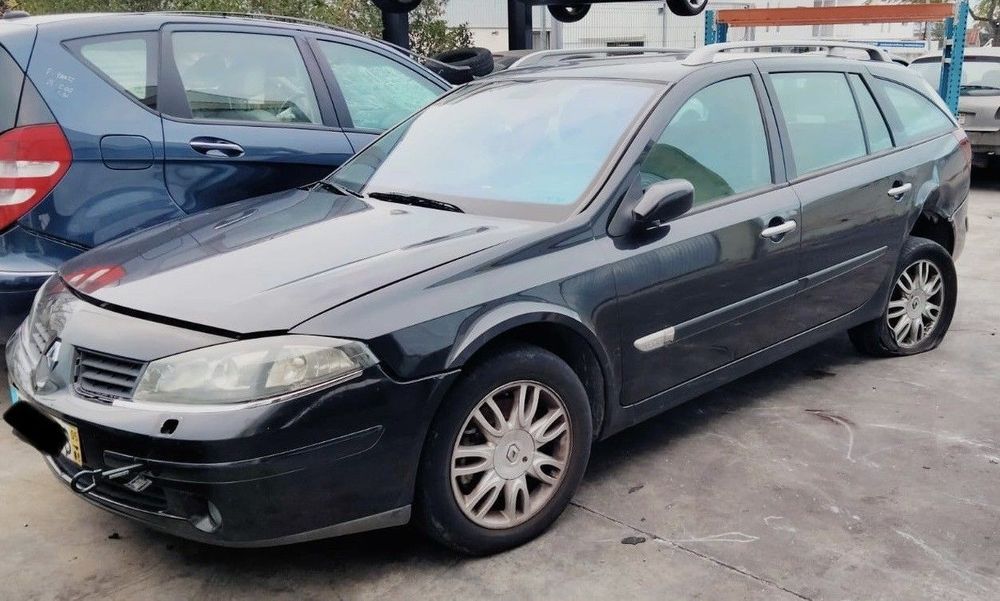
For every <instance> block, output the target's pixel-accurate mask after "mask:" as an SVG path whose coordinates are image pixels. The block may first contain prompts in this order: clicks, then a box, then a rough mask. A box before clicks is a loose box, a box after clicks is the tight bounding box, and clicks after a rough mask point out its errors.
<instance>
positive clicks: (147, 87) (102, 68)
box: [79, 37, 156, 109]
mask: <svg viewBox="0 0 1000 601" xmlns="http://www.w3.org/2000/svg"><path fill="white" fill-rule="evenodd" d="M150 46H151V44H150V43H149V42H147V41H146V38H144V37H142V38H125V39H122V38H118V39H113V40H107V39H105V40H101V39H96V40H93V41H87V42H84V43H83V44H82V45H80V47H79V52H80V56H82V57H83V58H84V59H85V60H86V61H87V62H88V63H90V64H91V65H92V66H93V67H94V68H95V69H97V70H98V71H99V72H100V73H101V74H103V75H104V76H105V77H107V78H108V79H110V80H111V81H113V82H115V83H116V84H118V86H119V87H120V88H122V89H123V90H125V91H126V92H128V93H129V94H130V95H132V96H134V97H135V98H136V99H137V100H138V101H139V102H141V103H143V104H144V105H146V106H148V107H149V108H151V109H156V74H155V69H153V68H151V65H152V62H153V60H152V50H151V48H150Z"/></svg>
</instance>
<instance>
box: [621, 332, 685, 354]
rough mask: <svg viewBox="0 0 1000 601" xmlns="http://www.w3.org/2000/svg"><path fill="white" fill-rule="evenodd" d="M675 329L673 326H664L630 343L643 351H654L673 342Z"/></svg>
mask: <svg viewBox="0 0 1000 601" xmlns="http://www.w3.org/2000/svg"><path fill="white" fill-rule="evenodd" d="M675 331H676V330H675V329H674V327H673V326H671V327H669V328H664V329H662V330H659V331H657V332H653V333H652V334H647V335H646V336H643V337H642V338H639V339H638V340H636V341H635V342H634V343H632V344H634V345H635V348H637V349H639V350H640V351H642V352H644V353H648V352H650V351H655V350H656V349H659V348H663V347H665V346H667V345H668V344H670V343H671V342H673V341H674V333H675Z"/></svg>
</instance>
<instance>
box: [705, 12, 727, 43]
mask: <svg viewBox="0 0 1000 601" xmlns="http://www.w3.org/2000/svg"><path fill="white" fill-rule="evenodd" d="M728 31H729V24H728V23H718V22H716V20H715V11H714V10H706V11H705V45H706V46H707V45H709V44H720V43H722V42H725V41H726V33H727V32H728Z"/></svg>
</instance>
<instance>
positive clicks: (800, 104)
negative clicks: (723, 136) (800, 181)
mask: <svg viewBox="0 0 1000 601" xmlns="http://www.w3.org/2000/svg"><path fill="white" fill-rule="evenodd" d="M771 82H772V84H773V85H774V91H775V94H776V95H777V100H778V106H779V107H780V108H781V115H782V118H783V119H784V121H785V128H786V129H787V131H788V138H789V140H790V142H791V145H792V149H791V150H792V158H793V160H794V161H795V168H796V170H797V173H798V174H799V175H803V174H805V173H809V172H811V171H816V170H818V169H823V168H825V167H829V166H831V165H836V164H838V163H843V162H844V161H849V160H851V159H856V158H859V157H863V156H865V154H866V152H867V151H866V149H865V134H864V131H863V130H862V129H861V117H860V116H859V115H858V110H857V108H856V107H855V105H854V98H853V97H852V95H851V89H850V87H848V84H847V77H846V76H845V75H844V74H843V73H826V72H823V73H819V72H816V73H775V74H773V75H771Z"/></svg>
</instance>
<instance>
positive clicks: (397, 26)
mask: <svg viewBox="0 0 1000 601" xmlns="http://www.w3.org/2000/svg"><path fill="white" fill-rule="evenodd" d="M382 39H383V40H385V41H387V42H389V43H390V44H395V45H397V46H401V47H403V48H406V49H407V50H409V48H410V15H409V13H404V12H400V13H390V12H386V11H384V10H383V11H382Z"/></svg>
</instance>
